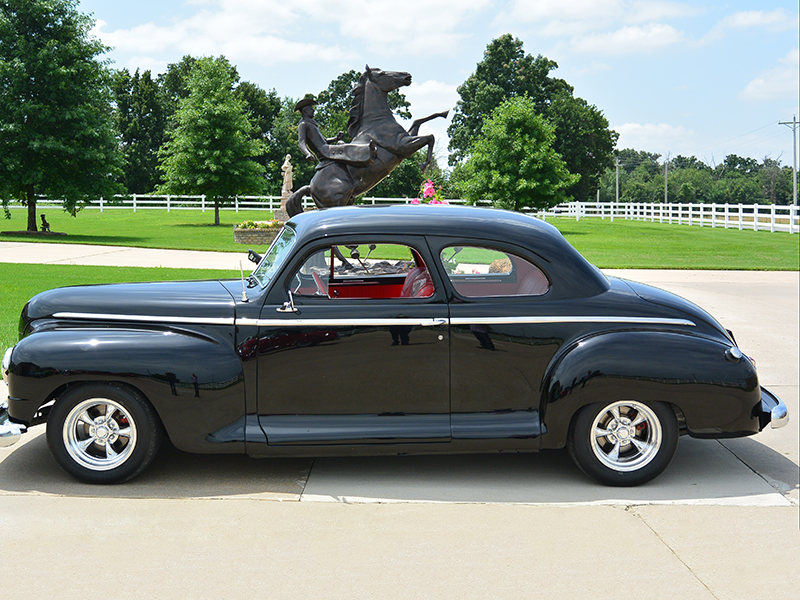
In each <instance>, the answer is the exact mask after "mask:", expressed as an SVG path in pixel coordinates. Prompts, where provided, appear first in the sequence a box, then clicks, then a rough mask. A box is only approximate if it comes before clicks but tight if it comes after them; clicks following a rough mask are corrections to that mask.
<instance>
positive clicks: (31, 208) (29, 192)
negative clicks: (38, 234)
mask: <svg viewBox="0 0 800 600" xmlns="http://www.w3.org/2000/svg"><path fill="white" fill-rule="evenodd" d="M25 194H26V197H27V202H28V231H39V227H38V226H37V225H36V194H35V193H34V188H33V184H32V183H29V184H28V185H26V186H25Z"/></svg>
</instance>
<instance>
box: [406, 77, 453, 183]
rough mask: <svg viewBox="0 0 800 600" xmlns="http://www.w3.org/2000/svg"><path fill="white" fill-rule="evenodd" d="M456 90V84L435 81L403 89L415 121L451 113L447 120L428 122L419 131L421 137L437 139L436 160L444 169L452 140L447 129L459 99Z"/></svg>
mask: <svg viewBox="0 0 800 600" xmlns="http://www.w3.org/2000/svg"><path fill="white" fill-rule="evenodd" d="M456 88H458V86H457V85H456V84H449V83H444V82H441V81H435V80H428V81H423V82H421V83H417V82H416V81H415V82H414V83H412V84H411V85H410V86H408V87H407V88H403V93H404V94H405V96H406V98H407V99H408V101H409V102H410V103H411V114H412V117H413V118H414V119H420V118H424V117H427V116H428V115H432V114H435V113H439V112H442V111H444V110H449V111H450V114H449V115H448V116H447V118H446V119H438V118H437V119H434V120H432V121H428V122H427V123H425V124H423V125H422V127H420V130H419V132H420V135H427V134H433V136H434V137H435V138H436V145H435V147H434V150H435V153H436V159H437V160H438V161H439V164H440V165H441V166H442V167H446V165H447V144H449V143H450V138H449V137H448V136H447V127H448V126H449V125H450V122H451V121H452V119H453V108H454V107H455V105H456V102H458V99H459V95H458V92H457V91H456ZM403 125H404V126H405V127H410V126H411V123H410V122H406V123H404V124H403Z"/></svg>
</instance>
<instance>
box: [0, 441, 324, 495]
mask: <svg viewBox="0 0 800 600" xmlns="http://www.w3.org/2000/svg"><path fill="white" fill-rule="evenodd" d="M37 430H38V431H37ZM28 436H33V437H31V439H28V440H25V443H24V444H20V445H17V446H14V447H12V448H6V449H0V494H8V493H37V494H53V495H59V496H70V497H101V498H109V497H111V498H220V497H245V498H263V499H275V500H298V499H299V498H300V494H301V493H302V491H303V487H304V486H305V484H306V480H307V479H308V473H309V471H310V469H311V464H312V462H313V460H312V459H296V458H275V459H270V460H253V459H251V458H249V457H247V456H243V455H238V454H237V455H231V454H211V455H200V454H189V453H187V452H181V451H180V450H178V449H176V448H175V447H174V446H172V445H171V444H169V443H166V444H164V446H163V447H162V448H161V450H160V451H159V453H158V455H157V456H156V458H155V460H154V461H153V463H152V464H151V465H150V466H149V467H148V468H147V469H146V470H145V471H144V472H143V473H142V474H141V475H139V476H138V477H136V478H135V479H133V480H132V481H129V482H127V483H124V484H121V485H111V486H104V485H91V484H86V483H81V482H80V481H77V480H76V479H75V478H73V477H72V476H70V475H69V474H67V473H66V472H64V471H63V470H62V469H61V467H59V466H58V464H57V463H56V462H55V460H54V459H53V457H52V456H51V455H50V451H49V450H48V448H47V440H46V439H45V436H44V427H37V428H35V429H34V430H32V431H31V432H29V433H28V434H26V436H25V437H28Z"/></svg>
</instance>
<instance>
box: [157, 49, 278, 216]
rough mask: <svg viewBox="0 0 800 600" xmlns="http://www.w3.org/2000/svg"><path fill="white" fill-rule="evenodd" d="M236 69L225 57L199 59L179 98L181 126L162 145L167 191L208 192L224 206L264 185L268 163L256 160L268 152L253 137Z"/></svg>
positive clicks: (177, 116) (216, 210)
mask: <svg viewBox="0 0 800 600" xmlns="http://www.w3.org/2000/svg"><path fill="white" fill-rule="evenodd" d="M235 83H236V80H235V77H234V71H233V69H232V67H231V65H230V63H229V62H228V61H227V59H225V58H224V57H222V56H220V57H219V58H211V57H206V58H200V59H198V60H197V61H196V63H195V64H194V66H193V67H192V70H191V72H190V74H189V79H188V81H187V89H188V91H189V95H188V96H187V97H186V98H184V99H182V100H180V101H179V103H178V111H177V112H176V114H175V122H176V127H175V129H174V131H172V132H170V133H169V139H168V141H167V142H166V144H165V145H164V147H163V148H162V150H161V152H160V155H161V165H160V168H161V170H162V171H163V173H164V179H165V182H164V185H163V186H162V188H161V191H162V193H171V194H185V193H194V194H204V195H205V196H206V197H208V198H211V199H213V200H214V224H215V225H219V222H220V221H219V207H220V204H221V203H223V202H225V201H228V200H230V199H231V198H232V197H233V196H235V195H236V194H243V193H249V192H252V193H257V192H261V191H262V189H263V184H264V180H263V174H264V167H263V166H261V165H260V164H258V163H257V162H256V161H254V160H252V159H253V158H254V157H257V156H259V155H260V154H261V153H262V152H263V146H262V144H261V143H260V142H259V141H257V140H254V139H253V138H252V130H253V125H252V124H251V123H250V121H249V120H248V118H247V116H246V114H245V104H244V102H243V100H242V99H240V98H237V97H236V96H235V95H234V93H233V86H234V84H235Z"/></svg>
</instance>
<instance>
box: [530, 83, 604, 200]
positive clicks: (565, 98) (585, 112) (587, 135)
mask: <svg viewBox="0 0 800 600" xmlns="http://www.w3.org/2000/svg"><path fill="white" fill-rule="evenodd" d="M544 114H545V116H546V117H547V119H548V120H549V121H550V123H552V124H553V125H554V126H555V134H556V140H555V143H554V145H553V147H554V148H555V150H556V152H558V153H559V154H560V155H561V156H562V158H563V159H564V162H565V163H566V164H567V168H568V169H569V170H570V172H571V173H579V174H580V175H581V178H580V180H579V181H578V182H577V183H575V184H574V185H572V186H571V187H570V188H569V190H567V192H568V194H569V195H570V196H573V197H575V198H578V199H579V200H590V199H592V198H593V197H594V194H595V192H596V190H597V186H598V184H599V181H600V176H601V175H602V173H603V171H605V170H606V169H608V168H609V167H611V166H612V165H613V164H614V154H613V153H614V146H616V144H617V139H618V138H619V134H618V133H617V132H616V131H611V130H610V129H609V128H608V120H607V119H606V118H605V117H604V116H603V113H602V112H601V111H600V110H598V109H597V108H595V107H594V106H590V105H589V103H588V102H586V100H584V99H583V98H576V97H575V96H573V95H572V94H571V93H567V92H566V91H561V92H558V93H557V94H556V95H555V96H554V97H553V99H552V102H551V103H550V105H549V106H548V107H547V109H546V112H545V113H544Z"/></svg>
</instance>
